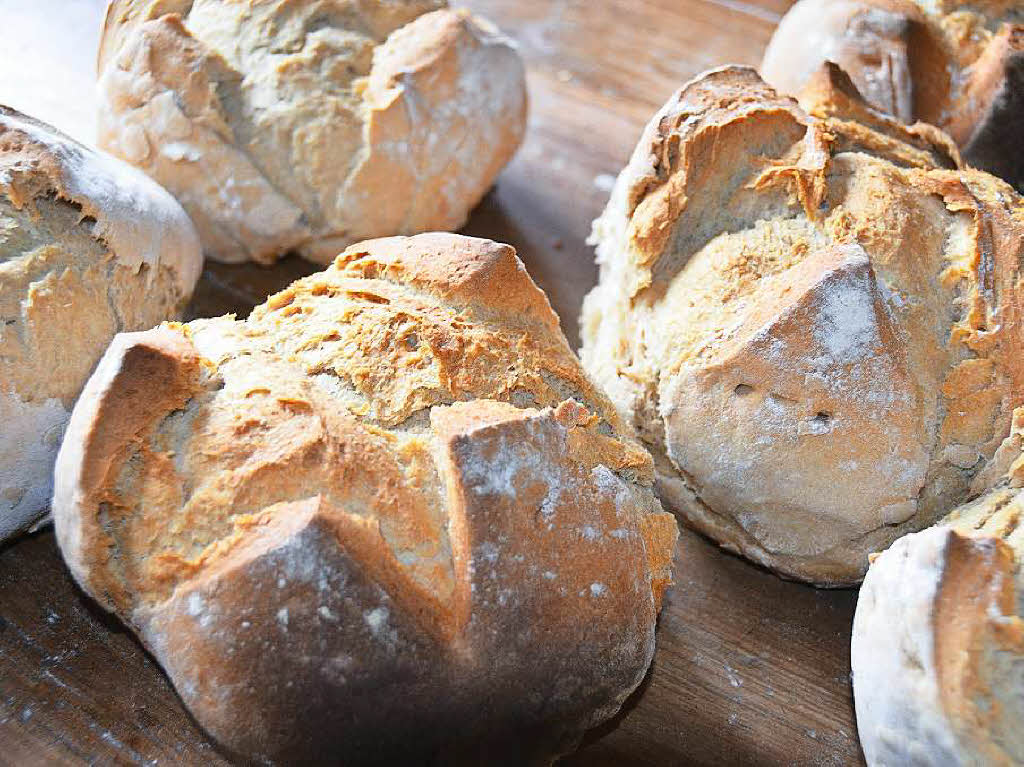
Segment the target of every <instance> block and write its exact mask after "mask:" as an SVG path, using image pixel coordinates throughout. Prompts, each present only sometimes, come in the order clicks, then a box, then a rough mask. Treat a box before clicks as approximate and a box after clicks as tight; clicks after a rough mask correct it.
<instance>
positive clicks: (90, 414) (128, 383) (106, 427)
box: [53, 326, 200, 609]
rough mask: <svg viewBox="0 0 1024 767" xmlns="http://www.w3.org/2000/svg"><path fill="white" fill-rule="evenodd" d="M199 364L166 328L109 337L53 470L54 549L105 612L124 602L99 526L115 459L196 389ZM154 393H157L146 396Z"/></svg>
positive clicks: (186, 343) (111, 553) (179, 336)
mask: <svg viewBox="0 0 1024 767" xmlns="http://www.w3.org/2000/svg"><path fill="white" fill-rule="evenodd" d="M199 369H200V360H199V357H198V355H197V354H196V353H195V350H194V347H193V346H192V344H191V342H189V341H187V340H186V339H185V338H184V337H183V336H182V334H181V333H179V332H176V331H174V330H172V329H170V328H168V327H166V326H162V327H159V328H156V329H154V330H147V331H142V332H138V333H120V334H118V335H117V336H115V337H114V340H113V341H112V342H111V345H110V347H109V348H108V350H107V352H106V354H104V356H103V358H102V359H101V360H100V362H99V365H98V366H97V368H96V370H95V372H94V373H93V375H92V377H91V378H90V379H89V382H88V383H87V384H86V386H85V389H84V390H83V391H82V395H81V396H80V397H79V400H78V403H77V404H76V406H75V409H74V410H73V411H72V414H71V418H70V420H69V422H68V426H67V430H66V432H65V436H64V441H63V443H62V445H61V448H60V451H59V452H58V454H57V461H56V468H55V471H54V476H55V483H54V495H53V515H54V520H55V523H56V530H57V542H58V544H59V545H60V547H61V550H62V551H63V552H64V558H65V561H66V562H67V564H68V567H69V569H70V570H71V572H72V574H73V575H74V576H75V580H77V581H78V583H79V584H80V585H82V586H83V588H86V589H87V590H88V591H89V592H90V593H91V594H93V596H95V597H96V598H98V599H102V600H104V601H105V604H106V606H107V608H108V609H113V607H114V606H115V605H123V604H124V603H125V602H126V600H128V599H129V596H128V595H127V594H126V593H125V591H124V586H123V584H122V583H120V582H119V579H118V578H117V577H116V576H115V575H114V574H112V573H110V572H109V571H108V569H107V568H108V566H109V564H110V563H111V562H112V561H115V560H116V557H117V552H116V551H111V550H110V549H109V547H108V533H107V532H106V531H105V530H104V529H103V525H102V523H101V521H100V519H99V518H98V517H97V516H96V515H98V514H100V513H101V507H102V505H103V503H104V502H105V494H104V492H103V491H102V489H101V488H102V487H103V486H104V485H105V484H109V483H111V482H112V481H113V478H111V477H109V476H108V475H109V472H110V471H111V469H112V467H113V464H114V461H115V459H116V457H117V456H118V455H119V454H120V453H121V452H122V451H123V450H124V449H125V448H126V446H128V445H130V444H132V443H134V442H135V441H136V440H137V439H139V437H140V435H141V434H142V433H143V432H144V431H145V430H147V428H148V426H149V425H150V424H152V423H153V422H155V421H156V419H158V418H163V417H164V416H165V414H166V412H169V411H170V410H174V409H177V408H180V407H181V406H182V405H183V404H184V403H185V401H186V400H187V399H188V397H189V396H190V395H191V394H192V392H193V391H195V390H196V388H197V386H198V377H199ZM149 387H153V388H154V389H155V392H156V393H155V394H154V393H153V392H150V391H149Z"/></svg>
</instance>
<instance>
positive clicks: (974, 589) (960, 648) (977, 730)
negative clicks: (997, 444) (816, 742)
mask: <svg viewBox="0 0 1024 767" xmlns="http://www.w3.org/2000/svg"><path fill="white" fill-rule="evenodd" d="M1022 433H1024V409H1020V410H1018V411H1017V412H1016V413H1015V418H1014V428H1013V431H1012V433H1011V435H1010V436H1009V437H1008V438H1007V440H1006V441H1005V442H1004V444H1003V446H1001V448H1000V451H1001V452H1002V453H1003V454H1004V455H1003V457H1004V458H1006V459H1008V460H1007V461H1005V462H1004V468H1005V469H1006V470H1005V474H1003V476H1002V477H1001V479H1000V481H999V482H998V483H996V486H995V487H993V488H992V489H991V490H990V491H989V492H987V493H986V494H985V495H983V496H981V497H980V498H978V499H976V500H975V501H972V502H971V503H968V504H966V505H964V506H962V507H960V508H958V509H956V510H955V511H954V512H953V513H951V514H950V515H949V516H948V517H946V518H945V519H943V520H942V522H941V523H940V524H939V525H937V526H936V527H934V528H931V529H929V530H926V531H924V532H921V533H914V534H911V535H908V536H905V537H904V538H901V539H900V540H898V541H897V542H896V543H894V544H893V545H892V547H891V548H890V549H889V550H888V551H886V552H884V553H882V554H880V555H879V556H878V557H877V558H876V559H875V560H874V562H873V564H872V565H871V568H870V570H869V571H868V575H867V577H866V578H865V579H864V585H863V586H862V587H861V591H860V597H859V599H858V601H857V613H856V616H855V618H854V624H853V639H852V643H851V664H852V668H853V684H854V697H855V701H856V709H857V729H858V732H859V734H860V739H861V744H862V745H863V747H864V755H865V757H866V759H867V762H868V764H869V765H887V764H911V763H914V764H918V763H920V764H986V765H1006V766H1007V767H1009V766H1010V765H1014V764H1020V763H1021V762H1024V732H1022V731H1021V728H1020V722H1021V720H1022V718H1024V677H1022V671H1024V576H1022V572H1021V562H1022V556H1024V527H1022V526H1021V524H1020V523H1021V515H1022V514H1024V493H1022V491H1021V487H1022V485H1024V459H1022V454H1021V445H1022V441H1021V437H1022ZM1005 464H1009V465H1008V466H1005Z"/></svg>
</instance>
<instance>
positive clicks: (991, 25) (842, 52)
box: [761, 0, 1024, 191]
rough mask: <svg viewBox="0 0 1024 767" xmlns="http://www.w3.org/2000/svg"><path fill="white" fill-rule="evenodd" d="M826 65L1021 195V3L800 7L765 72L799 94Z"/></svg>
mask: <svg viewBox="0 0 1024 767" xmlns="http://www.w3.org/2000/svg"><path fill="white" fill-rule="evenodd" d="M825 61H833V62H835V63H836V64H838V65H839V66H840V67H842V68H843V69H844V70H845V71H846V72H847V73H848V74H849V75H850V77H851V78H852V79H853V82H854V83H855V84H856V86H857V88H858V89H859V90H860V92H861V93H862V94H863V95H864V98H865V99H866V100H867V101H868V102H869V103H870V104H872V105H873V106H875V107H876V108H878V109H881V110H884V111H885V112H887V113H888V114H890V115H893V116H895V117H897V118H899V119H900V120H902V121H903V122H905V123H911V122H914V121H915V120H922V121H924V122H928V123H932V124H934V125H937V126H939V127H940V128H943V129H944V130H946V131H947V132H948V133H949V134H950V135H952V137H953V138H954V140H955V141H956V142H957V144H959V146H960V147H961V149H962V151H963V155H964V159H965V160H967V162H968V163H970V164H971V165H974V166H976V167H978V168H982V169H983V170H987V171H989V172H991V173H995V174H996V175H999V176H1001V177H1002V178H1004V179H1006V180H1007V181H1009V182H1010V183H1011V184H1013V185H1015V186H1016V187H1017V188H1018V189H1019V190H1022V191H1024V155H1022V153H1021V152H1020V146H1021V145H1022V144H1024V5H1022V4H1021V3H1020V0H969V2H968V1H965V0H913V1H912V0H800V2H798V3H796V5H794V6H793V7H792V8H791V9H790V10H789V12H788V13H787V14H786V15H785V16H784V17H783V19H782V21H781V22H780V23H779V26H778V28H777V29H776V30H775V34H774V35H773V36H772V39H771V42H770V43H769V44H768V48H767V50H766V51H765V55H764V61H763V62H762V64H761V72H762V74H763V75H764V78H765V80H767V81H768V82H769V83H771V84H772V85H773V86H775V87H776V88H778V89H779V90H781V91H783V92H786V93H793V94H796V93H798V92H799V91H800V90H801V89H802V88H803V87H804V85H805V83H806V82H807V79H808V77H810V76H811V75H812V74H813V73H814V72H815V71H816V70H817V68H818V67H819V66H821V64H822V63H824V62H825Z"/></svg>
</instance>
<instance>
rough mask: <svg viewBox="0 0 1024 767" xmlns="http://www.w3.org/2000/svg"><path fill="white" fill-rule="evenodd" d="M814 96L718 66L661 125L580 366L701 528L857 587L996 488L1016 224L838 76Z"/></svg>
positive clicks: (591, 310) (994, 188) (590, 299)
mask: <svg viewBox="0 0 1024 767" xmlns="http://www.w3.org/2000/svg"><path fill="white" fill-rule="evenodd" d="M802 99H803V101H804V105H805V107H806V111H805V109H804V108H801V106H799V105H798V104H797V103H796V102H795V101H793V100H792V99H789V98H786V97H782V96H780V95H778V94H777V93H776V92H775V91H774V90H772V89H771V88H770V87H769V86H767V85H766V84H765V83H764V82H763V81H761V80H760V78H759V77H758V76H757V74H756V73H755V72H754V71H753V70H751V69H747V68H743V67H726V68H723V69H720V70H715V71H712V72H709V73H707V74H705V75H703V76H701V77H698V78H697V79H695V80H694V81H691V82H690V83H689V84H687V85H686V86H684V87H683V89H682V90H680V91H679V93H677V94H676V95H675V96H673V98H672V99H670V100H669V102H668V104H666V106H665V107H664V108H663V109H662V110H661V111H660V112H659V113H658V114H657V115H655V117H654V118H653V119H652V121H651V122H650V123H649V125H648V126H647V128H646V129H645V131H644V134H643V136H642V138H641V139H640V142H639V144H638V145H637V148H636V151H635V152H634V154H633V156H632V158H631V160H630V162H629V164H628V166H627V167H626V168H625V170H623V172H622V173H621V174H620V176H619V178H618V181H617V182H616V185H615V187H614V189H613V191H612V195H611V200H610V202H609V204H608V206H607V208H606V209H605V211H604V213H603V214H602V216H601V217H600V218H599V219H598V220H597V221H596V222H595V224H594V235H593V240H592V241H593V242H594V243H595V244H596V245H597V259H598V262H599V264H600V270H601V273H600V280H599V283H598V285H597V287H596V288H595V289H594V290H593V291H592V292H591V294H590V295H588V296H587V298H586V300H585V302H584V307H583V315H582V320H581V327H582V335H583V350H582V359H583V363H584V366H585V367H586V368H587V370H588V371H589V372H590V373H591V375H592V376H593V377H594V378H595V380H596V381H597V382H598V383H599V384H600V385H602V387H603V388H604V389H605V391H607V392H608V393H609V395H610V396H611V398H612V400H613V401H614V402H615V403H616V406H617V407H618V408H619V410H620V412H621V413H622V414H623V416H624V418H625V419H626V420H628V421H631V422H632V423H633V424H634V426H635V428H636V429H637V431H638V433H639V434H640V436H641V439H642V441H643V442H644V443H645V444H646V445H647V447H648V448H649V449H650V450H651V451H652V453H653V455H654V458H655V462H656V467H657V473H658V486H659V491H660V493H661V495H662V499H663V500H664V501H666V503H667V504H668V505H669V506H671V507H673V508H674V510H676V511H677V512H678V513H679V514H680V515H681V516H682V517H683V518H684V519H685V520H686V522H687V523H688V524H690V525H692V526H693V527H695V528H696V529H698V530H700V531H702V532H704V533H705V534H707V535H709V536H710V537H712V538H713V539H715V540H716V541H718V542H719V543H720V544H721V545H722V546H724V547H725V548H727V549H729V550H732V551H736V552H739V553H742V554H743V555H744V556H746V557H749V558H751V559H753V560H754V561H756V562H759V563H761V564H763V565H765V566H767V567H769V568H771V569H773V570H775V571H776V572H778V573H780V574H783V575H786V576H789V577H794V578H799V579H802V580H807V581H811V582H814V583H817V584H820V585H843V584H851V583H856V582H857V581H859V580H860V579H861V578H862V577H863V573H864V571H865V569H866V567H867V555H868V554H869V553H870V552H872V551H877V550H880V549H882V548H885V546H887V545H888V544H889V543H890V542H891V541H893V540H895V539H896V538H897V537H899V536H900V535H901V534H903V533H905V532H909V531H912V530H918V529H921V528H922V527H925V526H927V525H929V524H932V523H934V522H935V521H936V520H937V519H938V518H939V517H941V516H942V515H943V514H945V513H948V512H949V511H950V509H952V508H953V507H955V506H956V505H958V504H960V503H962V502H964V501H965V500H967V499H968V498H970V497H973V496H975V495H977V494H979V493H981V492H983V491H984V490H985V487H972V483H973V481H974V478H975V477H976V476H980V475H981V474H983V473H984V471H983V470H984V468H985V466H986V464H987V463H988V462H989V461H990V459H991V458H992V457H993V455H994V453H995V451H996V449H997V448H998V446H999V444H1000V443H1001V441H1002V440H1003V438H1004V437H1005V436H1006V434H1007V433H1008V432H1009V429H1010V416H1011V413H1012V412H1013V408H1014V407H1015V406H1017V405H1019V404H1021V401H1022V397H1024V368H1022V361H1021V354H1020V351H1021V348H1022V345H1024V339H1022V333H1024V330H1022V326H1021V312H1022V309H1024V299H1022V296H1021V294H1020V292H1019V285H1020V279H1021V275H1020V264H1021V255H1022V250H1024V239H1022V235H1024V207H1022V204H1021V198H1020V196H1019V195H1017V194H1015V193H1014V191H1013V189H1012V188H1011V187H1009V186H1008V185H1007V184H1005V183H1003V182H1002V181H1000V180H998V179H996V178H995V177H993V176H990V175H988V174H985V173H981V172H978V171H971V170H955V168H956V167H957V165H958V163H959V157H958V155H957V152H956V148H955V147H954V146H953V145H952V144H951V142H950V141H949V139H948V137H946V136H945V135H944V134H943V133H942V132H941V131H938V130H937V129H935V128H934V127H932V126H926V125H921V124H918V125H913V126H903V125H902V124H900V123H898V122H897V121H895V120H893V119H891V118H888V117H886V116H885V115H883V114H881V113H879V112H877V111H874V110H872V109H871V108H870V107H868V106H867V105H865V104H864V103H863V102H862V101H860V99H859V97H858V95H857V92H856V89H855V88H854V87H853V85H852V83H851V82H850V81H849V78H847V77H846V76H845V75H844V74H843V73H842V71H841V70H839V69H838V68H836V67H835V66H829V67H826V68H824V69H823V70H822V71H821V72H820V73H819V75H818V76H817V77H816V78H815V79H814V81H813V82H812V83H811V84H810V87H809V88H808V90H807V91H806V92H805V93H804V95H803V96H802Z"/></svg>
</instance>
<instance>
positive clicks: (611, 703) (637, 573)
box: [54, 234, 676, 764]
mask: <svg viewBox="0 0 1024 767" xmlns="http://www.w3.org/2000/svg"><path fill="white" fill-rule="evenodd" d="M56 482H57V489H56V494H55V500H54V515H55V519H56V526H57V539H58V542H59V543H60V547H61V550H62V552H63V554H64V557H65V559H66V561H67V563H68V565H69V566H70V568H71V572H72V573H73V574H74V576H75V578H76V580H77V581H78V582H79V583H80V584H81V585H82V587H83V588H84V589H85V590H86V591H87V592H88V593H89V594H91V595H92V596H93V597H94V598H96V599H97V600H99V601H100V603H101V604H103V605H104V606H105V607H106V608H107V609H109V610H112V611H114V612H116V613H117V614H118V615H119V616H120V617H121V618H122V619H123V620H125V621H126V622H127V623H128V624H129V625H130V626H131V627H132V629H133V630H134V631H135V632H136V633H137V634H138V635H139V637H140V638H141V639H142V641H143V642H144V643H145V644H146V646H147V647H148V648H149V649H150V650H151V652H152V653H153V654H154V656H155V657H156V658H157V659H158V660H159V662H160V663H161V664H162V665H163V667H164V669H165V670H166V671H167V673H168V675H169V676H170V678H171V681H172V682H173V684H174V686H175V688H176V689H177V691H178V693H179V694H180V695H181V697H182V699H183V700H184V702H185V704H186V705H187V706H188V707H189V709H190V710H191V712H192V713H193V715H194V716H195V718H196V720H197V721H198V722H199V723H200V724H201V725H203V726H204V727H205V728H206V729H207V730H208V731H209V732H210V733H211V734H212V735H213V736H214V737H215V738H216V739H217V740H219V741H220V742H221V743H222V744H224V745H225V746H227V747H228V748H229V749H231V750H233V751H235V752H237V753H239V754H241V755H243V756H245V757H246V758H251V759H257V760H259V759H269V760H283V761H286V762H289V763H306V762H309V761H315V762H330V763H339V762H340V763H345V764H356V763H363V762H388V763H414V764H421V763H439V764H447V763H451V762H453V761H460V760H465V761H468V762H471V763H490V762H493V761H495V760H496V761H498V762H500V763H531V762H536V761H544V760H545V759H547V758H549V757H551V756H553V755H555V754H558V753H561V752H563V751H565V750H567V749H569V748H571V747H572V746H573V745H574V744H575V743H576V741H577V740H578V738H579V737H580V735H581V733H582V732H583V730H584V729H586V728H588V727H590V726H592V725H594V724H597V723H598V722H600V721H602V720H604V719H606V718H608V717H609V716H611V715H612V714H613V713H614V712H615V711H616V710H617V709H618V708H619V706H620V705H621V703H622V701H623V700H624V698H625V697H626V696H627V695H628V694H629V693H630V692H631V691H632V690H633V689H634V688H635V687H636V686H637V685H638V684H639V683H640V681H641V679H642V678H643V676H644V673H645V671H646V669H647V667H648V664H649V663H650V661H651V657H652V653H653V651H654V622H655V617H656V614H657V611H658V609H659V606H660V603H661V595H662V591H663V590H664V588H665V587H666V585H667V584H668V582H669V568H670V562H671V557H672V552H673V547H674V543H675V539H676V527H675V520H674V519H673V518H672V516H671V515H669V514H665V513H664V512H662V511H661V508H660V505H659V503H658V501H657V500H656V498H655V496H654V493H653V491H652V488H651V485H652V482H653V469H652V465H651V459H650V456H649V455H648V454H647V452H646V451H644V450H643V449H642V448H641V447H640V445H639V444H638V443H637V442H635V441H634V439H633V438H632V437H631V436H630V431H629V429H628V427H626V426H624V425H623V424H622V423H621V421H620V420H619V417H618V416H617V415H616V413H615V410H614V408H613V407H612V406H611V404H610V403H609V402H608V400H607V399H606V398H605V396H604V395H603V394H601V393H600V391H598V390H597V389H596V388H595V387H594V386H592V385H591V383H590V382H589V381H588V380H587V378H586V377H585V376H584V374H583V372H582V369H581V368H580V366H579V363H578V362H577V360H576V358H575V357H574V356H573V354H572V352H571V350H570V349H569V346H568V344H567V342H566V340H565V338H564V336H563V335H562V334H561V332H560V330H559V327H558V320H557V319H556V317H555V315H554V313H553V312H552V311H551V308H550V306H549V304H548V302H547V299H546V298H545V296H544V294H543V293H542V292H541V291H540V290H539V289H538V288H537V287H536V286H535V285H534V283H533V282H532V281H531V280H530V278H529V276H528V275H527V274H526V271H525V270H524V268H523V266H522V264H521V263H520V262H519V260H518V259H517V258H516V256H515V252H514V251H513V250H512V248H510V247H508V246H506V245H499V244H497V243H493V242H489V241H484V240H475V239H469V238H465V237H457V236H454V235H440V234H431V235H421V236H418V237H413V238H409V239H406V238H392V239H385V240H378V241H373V242H366V243H362V244H359V245H354V246H352V247H351V248H349V249H348V250H347V251H345V252H344V253H343V254H341V255H340V256H339V257H338V258H337V260H336V261H335V262H334V264H333V265H332V266H331V267H330V268H328V269H327V270H326V271H324V272H320V273H318V274H314V275H312V276H311V277H308V278H306V279H303V280H300V281H298V282H296V283H295V284H293V285H292V286H291V287H289V288H287V289H286V290H284V291H282V292H280V293H278V294H276V295H274V296H272V297H271V298H270V299H269V300H268V301H267V302H266V303H265V304H264V305H262V306H260V307H257V308H256V309H255V310H254V311H253V313H252V315H251V316H250V317H249V318H248V319H247V320H245V321H236V320H234V319H233V318H231V317H221V318H218V319H212V320H196V321H194V322H191V323H189V324H187V325H178V324H169V325H164V326H162V327H160V328H157V329H155V330H151V331H147V332H144V333H137V334H125V335H121V336H119V337H118V338H117V339H115V341H114V343H113V344H112V346H111V348H110V349H109V350H108V352H107V354H106V356H105V357H104V359H103V361H102V363H101V364H100V366H99V368H98V369H97V372H96V374H95V375H94V376H93V378H92V379H91V380H90V382H89V385H88V388H87V391H86V393H85V395H83V397H82V399H81V401H80V402H79V404H78V406H77V407H76V409H75V412H74V414H73V416H72V421H71V426H70V427H69V430H68V435H67V437H66V439H65V440H64V444H63V446H62V448H61V453H60V457H59V459H58V465H57V478H56ZM396 760H397V761H396Z"/></svg>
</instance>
